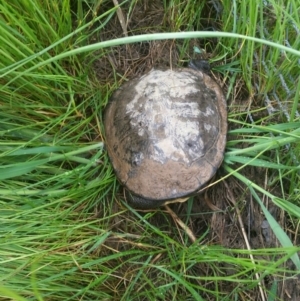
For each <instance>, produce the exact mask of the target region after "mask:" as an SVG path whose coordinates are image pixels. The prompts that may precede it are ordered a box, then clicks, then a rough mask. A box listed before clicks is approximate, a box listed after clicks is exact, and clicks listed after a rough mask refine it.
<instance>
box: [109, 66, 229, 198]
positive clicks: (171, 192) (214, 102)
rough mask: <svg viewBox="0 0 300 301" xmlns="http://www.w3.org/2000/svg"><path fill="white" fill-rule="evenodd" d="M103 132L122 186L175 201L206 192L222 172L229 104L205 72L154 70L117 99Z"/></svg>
mask: <svg viewBox="0 0 300 301" xmlns="http://www.w3.org/2000/svg"><path fill="white" fill-rule="evenodd" d="M104 126H105V134H106V140H107V150H108V153H109V156H110V159H111V161H112V164H113V167H114V169H115V171H116V174H117V177H118V178H119V180H120V181H121V183H122V184H123V185H125V186H126V187H127V189H128V190H129V191H131V192H132V193H133V194H135V195H137V196H140V197H142V198H145V199H149V200H169V199H176V198H180V197H184V196H187V195H190V194H192V193H194V192H196V191H198V190H199V189H201V188H202V187H203V186H204V185H205V184H206V183H207V181H209V180H210V179H211V177H212V176H213V175H214V174H215V172H216V170H217V168H218V167H219V166H220V164H221V162H222V160H223V156H224V148H225V144H226V133H227V111H226V101H225V97H224V94H223V92H222V89H221V88H220V87H219V85H218V84H217V83H216V82H215V81H214V80H213V79H212V78H211V77H210V76H208V75H207V74H205V73H202V72H201V71H195V70H193V69H187V68H183V69H175V70H151V71H150V72H149V73H147V74H146V75H144V76H142V77H140V78H136V79H133V80H130V81H128V82H127V83H125V84H124V85H123V86H122V87H121V88H120V89H118V90H117V91H116V92H115V93H114V94H113V96H112V99H111V101H110V103H109V105H108V107H107V109H106V112H105V116H104Z"/></svg>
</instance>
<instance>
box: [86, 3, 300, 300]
mask: <svg viewBox="0 0 300 301" xmlns="http://www.w3.org/2000/svg"><path fill="white" fill-rule="evenodd" d="M131 9H132V12H131V15H130V19H129V22H128V24H127V26H123V28H122V26H121V24H120V21H122V14H123V17H124V16H126V15H127V12H128V11H127V10H128V8H127V7H125V6H123V7H122V9H121V10H120V11H119V14H118V15H115V17H114V18H112V19H111V20H110V22H109V23H108V24H107V26H106V27H105V30H103V31H102V32H99V33H98V34H97V35H94V36H93V37H92V39H91V42H96V41H103V40H110V39H114V38H119V37H124V36H126V35H127V34H129V35H132V34H134V35H137V34H144V33H152V32H159V31H161V30H162V29H163V28H164V26H167V24H165V22H167V21H166V19H165V15H164V8H163V6H162V1H145V2H138V3H137V4H136V5H135V6H134V7H133V8H131ZM204 11H205V12H213V11H214V8H213V7H206V8H205V9H204ZM120 14H121V15H120ZM217 14H218V12H215V15H217ZM204 20H205V21H204V23H203V25H202V26H203V28H213V27H215V26H217V25H216V24H217V23H216V22H215V21H213V22H209V21H208V20H209V19H204ZM213 20H215V19H213ZM123 23H124V22H123ZM209 43H210V45H211V47H209V48H208V49H210V50H212V49H213V45H214V43H216V41H213V40H211V41H209ZM181 47H182V41H173V40H166V41H164V40H163V41H151V42H145V43H137V44H129V45H123V46H119V47H115V48H113V49H111V50H110V51H107V50H106V52H105V54H104V53H101V59H100V60H97V61H96V62H95V65H94V67H95V72H96V73H97V76H98V78H99V81H101V82H102V81H103V83H105V84H107V83H108V82H110V83H111V84H112V85H113V83H114V82H115V77H116V78H117V81H118V82H119V84H122V82H123V81H124V80H125V79H126V80H127V79H131V78H133V77H136V76H138V75H140V74H143V73H145V72H147V71H149V70H150V69H152V68H155V67H156V66H160V67H161V66H164V67H174V66H178V65H179V66H183V65H186V64H187V62H188V61H189V60H190V59H191V58H205V59H209V58H212V57H213V56H214V53H213V52H205V53H201V54H199V53H197V52H195V47H196V49H202V48H203V41H201V40H196V39H195V40H190V41H189V45H188V48H187V51H186V52H185V53H184V54H183V53H181V52H180V49H181ZM99 54H100V53H99ZM212 67H213V66H212ZM212 76H213V77H214V78H215V79H216V80H217V81H218V82H219V84H220V85H221V87H222V88H223V89H224V91H225V94H226V92H227V90H228V86H229V80H228V79H227V80H224V79H223V78H222V76H221V75H220V74H218V73H216V72H214V71H213V72H212ZM236 82H237V83H238V86H236V87H235V88H234V93H231V95H230V96H229V98H228V110H229V114H230V110H231V109H232V108H235V110H243V108H244V107H247V106H248V94H247V88H246V87H245V85H244V83H243V80H242V79H240V80H238V81H236ZM255 105H257V106H258V107H259V102H258V103H255ZM260 114H266V112H264V113H261V112H260ZM231 127H232V125H230V124H229V128H231ZM230 139H231V137H230V136H228V140H229V141H230ZM243 173H244V175H245V176H247V178H249V179H254V180H255V182H256V183H260V185H262V186H265V185H266V182H267V180H268V175H269V174H268V170H265V169H263V168H259V167H256V168H254V167H248V168H245V169H244V170H243ZM220 179H222V181H220V182H219V181H218V180H220ZM272 193H273V194H274V195H276V194H278V195H280V191H278V192H277V191H276V188H274V190H273V191H272ZM118 198H123V190H122V188H120V190H119V195H118V196H117V199H118ZM264 202H265V205H266V206H267V208H268V210H269V211H270V212H271V214H272V215H273V216H274V217H275V219H276V220H277V221H278V222H279V223H280V224H281V225H282V227H283V228H285V223H286V220H285V216H284V215H283V214H282V212H281V211H280V210H279V209H278V208H277V207H275V206H274V205H273V204H272V203H271V202H269V200H267V199H264ZM120 206H122V205H121V203H117V204H116V206H115V210H116V212H117V211H118V210H119V208H120ZM169 210H170V211H169ZM166 211H167V212H169V213H170V212H171V213H170V214H169V220H166V217H165V214H163V213H165V212H166ZM146 213H147V212H146ZM146 213H145V212H141V214H146ZM127 214H128V215H129V217H128V218H131V217H132V216H131V215H132V213H131V212H128V213H127ZM187 217H188V218H187ZM177 219H179V220H183V221H185V224H186V225H187V226H188V228H189V229H188V230H186V229H185V230H184V231H191V239H192V240H193V239H195V238H196V239H197V238H199V237H201V236H203V235H204V236H205V240H204V241H203V242H202V243H206V244H213V245H221V246H224V247H226V248H231V249H247V242H246V241H248V242H249V246H248V247H250V248H251V249H261V248H274V247H277V246H279V243H278V241H277V240H276V239H275V237H274V236H273V233H272V231H271V229H270V227H269V225H268V222H267V220H266V219H265V218H264V215H263V213H262V212H261V209H260V206H259V205H258V204H257V202H256V201H255V200H253V199H252V198H251V194H250V192H249V190H248V188H247V187H245V186H244V185H243V184H241V183H239V182H238V181H237V180H236V179H235V178H233V177H230V176H229V177H227V176H226V174H225V172H224V170H223V169H222V166H221V167H220V169H219V171H218V172H217V174H216V176H215V178H214V179H213V180H212V181H211V185H209V187H208V188H207V189H206V190H205V191H203V192H202V193H201V194H199V195H198V196H195V197H194V198H193V199H192V200H189V201H188V202H186V203H180V204H172V205H170V207H169V208H167V209H166V208H164V207H163V208H161V210H158V211H157V212H156V213H155V214H154V215H153V216H152V217H151V219H150V222H151V223H153V225H155V226H157V227H159V228H160V229H165V230H166V231H168V228H169V224H170V222H171V223H177ZM111 223H112V225H118V226H113V227H120V228H122V227H124V226H123V225H122V223H120V220H112V221H111ZM131 231H132V233H133V234H135V233H134V229H131ZM170 235H172V233H170ZM111 244H112V247H113V248H118V247H120V245H121V244H118V243H116V242H111ZM291 267H292V265H291ZM224 268H225V269H224ZM199 269H200V270H203V269H204V270H205V269H206V267H205V265H200V264H199ZM223 271H225V273H227V274H228V275H230V273H231V269H230V266H228V267H227V268H226V265H225V267H223ZM262 281H264V284H265V286H266V287H269V288H270V283H269V279H268V278H265V279H263V280H262ZM299 286H300V280H299V279H290V280H288V281H286V282H284V283H283V286H282V287H281V288H279V292H280V294H281V298H282V299H283V300H291V301H296V300H300V290H299V289H296V287H297V288H299ZM226 289H227V290H228V289H230V287H227V288H224V290H226ZM256 294H259V292H258V290H256V291H252V292H251V293H250V295H251V298H252V300H259V299H258V298H259V297H256ZM289 296H290V297H289ZM287 298H288V299H287Z"/></svg>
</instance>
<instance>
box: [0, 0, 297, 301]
mask: <svg viewBox="0 0 300 301" xmlns="http://www.w3.org/2000/svg"><path fill="white" fill-rule="evenodd" d="M141 2H142V4H141ZM119 3H120V6H117V5H116V1H108V0H104V1H96V0H95V1H88V0H85V1H84V0H78V1H71V0H61V1H57V0H55V1H53V0H44V1H41V0H21V1H19V0H18V1H17V0H11V1H0V12H1V13H0V45H1V47H0V52H1V55H0V108H1V110H0V135H1V139H0V162H1V164H0V169H1V172H0V180H1V181H0V203H1V206H0V221H1V230H0V275H1V276H0V277H1V278H0V279H1V280H0V300H55V301H59V300H286V299H287V296H286V295H285V293H286V292H289V293H290V294H291V293H292V292H291V291H290V290H289V286H288V285H292V287H294V286H293V285H294V282H292V284H290V282H288V281H287V280H290V281H297V277H299V270H300V261H299V256H298V255H299V251H300V248H299V247H297V245H299V233H298V231H299V230H298V228H299V217H300V197H299V195H300V184H299V183H300V179H299V166H300V163H299V162H300V143H299V142H300V120H299V116H300V115H299V100H300V99H299V97H300V96H299V95H300V83H299V73H300V72H299V70H300V51H299V49H300V19H299V16H300V8H299V5H298V2H297V0H288V1H283V0H270V1H260V0H255V1H245V0H241V1H229V0H224V1H222V4H223V7H222V6H221V2H218V1H207V3H205V2H204V1H201V3H202V4H201V5H200V4H198V3H197V1H185V0H172V1H146V0H145V1H137V0H131V1H129V0H127V1H119ZM160 14H161V16H162V18H158V17H157V16H158V15H159V16H160ZM122 18H123V19H122ZM122 20H123V21H125V24H126V26H125V25H124V22H123V23H122V25H123V26H120V22H122ZM127 21H128V22H127ZM141 34H143V35H141ZM158 40H160V41H162V43H166V44H159V45H166V49H167V50H168V51H169V50H170V53H171V52H172V53H176V54H175V55H174V56H172V57H176V58H177V59H178V60H177V61H174V64H184V62H186V61H187V60H188V59H189V58H190V57H194V56H204V57H207V58H209V59H210V61H211V63H212V66H213V71H214V74H219V75H220V78H219V80H220V83H222V85H223V87H224V89H225V91H226V93H227V99H228V104H229V105H228V111H229V123H230V130H229V133H228V143H227V150H226V155H225V159H224V164H223V166H222V168H221V170H222V176H221V177H219V179H218V181H219V183H216V182H217V181H215V182H214V183H212V184H211V186H212V187H222V188H223V189H224V187H225V191H226V195H227V193H229V195H230V191H231V188H230V187H231V186H230V185H231V184H232V183H238V184H236V185H237V186H238V187H242V188H241V190H242V191H243V195H242V196H241V195H239V194H238V193H235V191H234V190H233V192H232V193H231V196H229V199H230V200H231V205H226V206H225V205H224V208H221V209H220V212H219V213H220V214H223V213H225V211H226V214H227V216H230V219H231V221H232V223H235V221H234V220H236V223H237V224H238V220H241V219H242V218H243V216H244V215H245V214H246V213H247V212H245V211H246V209H245V208H246V205H245V203H244V200H249V199H251V198H253V200H254V203H255V204H257V205H258V208H260V210H261V212H263V218H264V219H265V220H264V222H265V225H267V227H269V228H270V229H272V232H273V233H274V235H275V238H276V239H275V238H274V241H278V242H279V244H278V245H275V244H274V245H271V247H267V246H265V245H264V244H261V245H259V247H251V246H248V249H247V247H246V246H247V243H246V242H245V243H243V244H242V246H243V247H242V246H241V247H240V248H238V247H236V246H235V245H234V246H233V247H232V246H230V245H227V244H224V245H222V242H221V241H219V240H214V239H213V238H212V237H210V235H209V233H210V225H209V224H208V225H204V224H201V226H200V228H203V227H204V228H205V230H204V231H200V232H199V233H197V235H196V239H195V240H193V241H191V240H190V237H191V235H190V234H189V230H190V229H187V228H185V227H183V228H180V227H178V224H177V223H176V222H175V221H176V217H174V215H170V212H169V211H168V210H167V209H166V208H161V209H158V210H155V211H149V212H138V211H135V210H134V209H132V208H130V207H129V206H128V205H127V204H126V202H124V197H123V194H122V189H121V187H119V184H118V182H117V180H116V178H115V175H114V173H113V170H112V168H111V165H110V162H109V160H108V157H107V154H106V152H105V147H104V137H103V125H102V112H103V110H104V108H105V106H106V103H107V101H108V99H109V96H110V95H111V93H112V91H114V90H115V89H116V88H117V87H118V86H119V85H120V84H121V83H122V81H124V79H125V77H128V78H130V76H132V75H133V74H134V72H136V71H132V70H133V69H134V68H137V66H138V67H139V68H141V69H144V68H145V66H146V65H147V64H148V63H149V58H150V59H151V60H152V61H154V58H155V54H154V52H151V51H154V50H153V49H154V48H155V47H154V46H156V45H157V44H155V41H158ZM167 40H169V42H170V43H169V44H168V42H167ZM151 41H153V44H151ZM122 45H125V46H122ZM128 45H132V48H130V49H131V50H132V49H133V50H134V49H135V48H134V47H137V45H139V47H141V48H139V49H140V50H141V49H145V48H143V47H149V49H150V50H149V53H150V54H149V53H148V52H147V54H145V59H144V60H142V59H141V56H138V59H135V57H134V53H133V52H132V53H129V52H128V51H129V50H128V49H129V48H126V47H127V46H128ZM170 45H171V46H170ZM173 45H176V47H173ZM151 47H152V48H151ZM168 47H170V48H168ZM172 47H173V48H172ZM124 49H125V50H126V49H127V52H126V51H125V50H124ZM155 49H156V48H155ZM174 49H175V50H174ZM122 51H123V52H122ZM168 51H167V53H168V54H169V52H168ZM124 53H125V54H124ZM139 53H140V55H142V54H141V53H142V51H139ZM129 54H130V55H129ZM122 57H124V58H123V61H122ZM129 57H130V58H132V57H134V59H133V62H135V63H133V64H132V66H127V65H126V64H125V63H124V62H126V60H127V58H129ZM167 57H168V59H169V58H170V56H168V55H167ZM117 61H120V62H121V63H119V65H117V63H116V62H117ZM152 61H151V62H152ZM122 64H123V65H122ZM121 65H122V66H124V67H122V68H123V69H122V68H121V67H120V66H121ZM125 65H126V66H125ZM97 66H98V67H97ZM99 66H100V67H99ZM116 66H119V67H120V68H119V69H118V68H115V67H116ZM120 71H122V72H120ZM125 71H126V72H125ZM130 72H131V73H130ZM253 172H254V173H255V176H253ZM230 180H231V181H232V182H229V181H230ZM226 183H229V185H228V184H226ZM230 183H231V184H230ZM218 185H227V186H218ZM216 189H217V188H216ZM239 191H240V190H239ZM213 195H214V194H213V193H212V194H211V199H212V200H213V201H216V199H214V198H213ZM224 199H225V197H224ZM196 202H197V198H196V197H195V198H191V199H190V200H189V201H188V203H187V204H186V211H185V213H184V214H182V215H180V214H179V215H180V219H181V220H182V221H183V223H184V224H185V225H186V227H189V228H192V231H194V230H195V229H197V224H196V219H195V218H194V216H193V214H194V212H193V209H192V208H194V207H193V206H195V203H196ZM223 202H225V200H224V201H223ZM270 204H274V206H275V207H276V208H280V213H279V214H277V215H276V214H274V211H272V210H270ZM225 207H226V208H225ZM229 207H231V208H229ZM175 208H176V206H175V207H172V209H173V210H175ZM228 208H229V209H228ZM231 210H232V211H231ZM261 212H257V213H256V214H257V216H255V218H258V216H261ZM209 213H210V214H215V212H212V210H210V212H209ZM205 214H207V212H206V213H205ZM245 223H246V222H245V221H244V223H243V221H242V222H241V223H240V224H238V225H239V226H240V228H241V231H242V230H243V227H244V224H245ZM194 232H195V231H194ZM233 232H234V231H233ZM228 235H230V230H229V234H228ZM231 235H232V233H231ZM250 245H251V243H250ZM283 280H284V281H283ZM283 288H284V289H283ZM293 293H295V292H293ZM296 294H297V292H296ZM298 294H300V293H299V292H298ZM297 296H298V295H297ZM264 298H265V299H264ZM295 300H296V299H295Z"/></svg>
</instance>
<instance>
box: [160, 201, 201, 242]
mask: <svg viewBox="0 0 300 301" xmlns="http://www.w3.org/2000/svg"><path fill="white" fill-rule="evenodd" d="M165 208H166V210H167V212H168V213H169V214H170V215H171V216H172V218H173V219H174V220H175V222H176V223H177V224H178V225H179V226H180V227H181V228H182V229H183V230H184V231H185V232H186V234H187V235H188V237H189V238H190V239H191V241H192V242H195V241H196V236H195V235H194V233H193V232H192V230H191V229H190V228H189V227H188V226H187V225H186V224H185V223H184V222H183V221H182V220H181V219H180V218H179V217H178V216H177V214H176V213H175V212H174V211H173V210H172V209H171V208H170V207H169V206H168V205H165Z"/></svg>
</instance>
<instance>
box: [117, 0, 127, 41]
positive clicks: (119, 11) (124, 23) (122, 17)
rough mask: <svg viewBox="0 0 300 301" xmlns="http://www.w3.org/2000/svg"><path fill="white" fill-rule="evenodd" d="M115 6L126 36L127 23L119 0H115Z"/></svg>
mask: <svg viewBox="0 0 300 301" xmlns="http://www.w3.org/2000/svg"><path fill="white" fill-rule="evenodd" d="M113 3H114V6H115V7H117V16H118V18H119V22H120V24H121V27H122V30H123V34H124V36H125V37H128V31H127V24H126V22H125V18H124V15H123V12H122V9H121V8H120V6H119V2H118V0H113Z"/></svg>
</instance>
